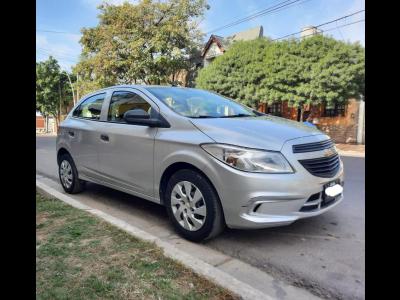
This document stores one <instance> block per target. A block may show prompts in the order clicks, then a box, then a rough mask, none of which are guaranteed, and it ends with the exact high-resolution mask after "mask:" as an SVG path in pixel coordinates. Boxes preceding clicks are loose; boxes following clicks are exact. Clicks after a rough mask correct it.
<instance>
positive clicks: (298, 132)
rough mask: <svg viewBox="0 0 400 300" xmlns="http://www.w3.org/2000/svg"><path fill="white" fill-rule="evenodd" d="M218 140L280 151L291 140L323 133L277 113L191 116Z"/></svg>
mask: <svg viewBox="0 0 400 300" xmlns="http://www.w3.org/2000/svg"><path fill="white" fill-rule="evenodd" d="M191 122H192V123H193V125H195V126H196V127H197V128H198V129H199V130H201V131H202V132H203V133H205V134H206V135H208V136H209V137H210V138H212V139H213V140H214V141H215V142H217V143H224V144H232V145H237V146H243V147H249V148H257V149H265V150H273V151H280V150H281V149H282V146H283V144H284V143H285V142H286V141H288V140H292V139H296V138H301V137H306V136H310V135H323V133H322V132H321V131H319V130H318V129H316V128H313V127H310V126H307V125H304V124H303V123H300V122H296V121H292V120H288V119H284V118H279V117H275V116H259V117H242V118H209V119H191Z"/></svg>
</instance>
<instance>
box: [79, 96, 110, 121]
mask: <svg viewBox="0 0 400 300" xmlns="http://www.w3.org/2000/svg"><path fill="white" fill-rule="evenodd" d="M105 96H106V93H102V94H98V95H94V96H91V97H89V98H87V99H86V100H85V101H83V102H82V103H81V104H80V105H79V106H78V107H77V108H76V109H75V110H74V112H73V113H72V115H73V116H74V117H78V118H85V119H90V120H99V119H100V114H101V106H102V105H103V101H104V98H105Z"/></svg>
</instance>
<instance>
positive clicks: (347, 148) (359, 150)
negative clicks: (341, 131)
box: [336, 144, 365, 157]
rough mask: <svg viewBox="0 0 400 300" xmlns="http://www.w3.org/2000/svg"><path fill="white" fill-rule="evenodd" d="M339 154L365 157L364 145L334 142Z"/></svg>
mask: <svg viewBox="0 0 400 300" xmlns="http://www.w3.org/2000/svg"><path fill="white" fill-rule="evenodd" d="M336 148H337V149H338V151H339V154H340V155H343V156H354V157H365V145H352V144H336Z"/></svg>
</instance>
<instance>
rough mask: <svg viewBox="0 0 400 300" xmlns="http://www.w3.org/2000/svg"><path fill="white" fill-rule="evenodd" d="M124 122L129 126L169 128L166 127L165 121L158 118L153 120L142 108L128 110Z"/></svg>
mask: <svg viewBox="0 0 400 300" xmlns="http://www.w3.org/2000/svg"><path fill="white" fill-rule="evenodd" d="M124 120H125V122H126V123H128V124H134V125H141V126H149V127H167V126H165V125H166V124H165V121H163V120H160V119H157V118H151V117H150V115H149V114H148V113H147V112H146V111H144V110H143V109H140V108H137V109H132V110H128V111H127V112H125V113H124ZM168 125H169V124H168ZM168 127H169V126H168Z"/></svg>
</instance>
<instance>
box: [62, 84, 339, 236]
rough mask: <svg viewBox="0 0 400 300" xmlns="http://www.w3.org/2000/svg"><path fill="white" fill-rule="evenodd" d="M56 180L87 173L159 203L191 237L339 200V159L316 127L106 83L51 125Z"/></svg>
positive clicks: (267, 223) (183, 91) (71, 184)
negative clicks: (55, 129) (55, 128)
mask: <svg viewBox="0 0 400 300" xmlns="http://www.w3.org/2000/svg"><path fill="white" fill-rule="evenodd" d="M57 160H58V165H59V175H60V181H61V184H62V186H63V188H64V190H65V191H66V192H68V193H77V192H80V191H82V190H83V189H84V187H85V182H86V181H91V182H95V183H97V184H101V185H105V186H108V187H111V188H114V189H117V190H120V191H123V192H126V193H129V194H132V195H135V196H139V197H142V198H144V199H147V200H150V201H152V202H156V203H159V204H162V205H164V206H165V207H166V210H167V213H168V216H169V218H170V220H171V222H172V224H173V226H174V227H175V229H176V231H177V232H178V233H180V234H181V235H182V236H184V237H185V238H187V239H189V240H193V241H200V240H203V239H209V238H212V237H214V236H216V235H218V234H219V233H220V232H221V231H222V230H223V229H224V227H225V226H228V227H230V228H247V229H252V228H265V227H272V226H281V225H288V224H291V223H292V222H294V221H296V220H298V219H300V218H305V217H311V216H316V215H319V214H321V213H324V212H326V211H327V210H329V209H331V208H332V207H334V206H335V205H337V204H338V203H339V202H340V201H341V200H342V199H343V188H342V185H343V164H342V161H341V159H340V157H339V155H338V153H337V151H336V149H335V146H334V144H333V142H332V141H331V140H330V138H329V137H328V136H327V135H325V134H323V133H322V132H320V131H319V130H318V129H316V128H313V127H309V126H306V125H304V124H302V123H298V122H295V121H291V120H287V119H283V118H278V117H274V116H270V115H265V114H262V113H259V112H257V111H255V110H253V109H251V108H248V107H246V106H243V105H241V104H239V103H237V102H235V101H233V100H231V99H228V98H225V97H223V96H220V95H218V94H215V93H212V92H208V91H204V90H198V89H190V88H180V87H162V86H133V85H132V86H114V87H110V88H106V89H103V90H99V91H97V92H94V93H92V94H90V95H87V96H85V97H84V98H83V99H82V100H81V101H79V103H77V105H76V106H75V107H74V108H73V110H72V111H71V112H70V113H69V115H68V116H67V118H66V119H65V120H64V121H63V122H62V123H61V125H60V130H59V133H58V137H57Z"/></svg>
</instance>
